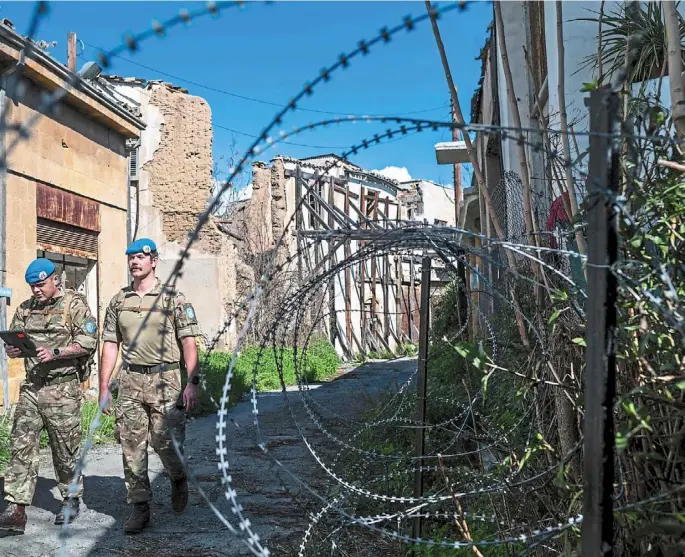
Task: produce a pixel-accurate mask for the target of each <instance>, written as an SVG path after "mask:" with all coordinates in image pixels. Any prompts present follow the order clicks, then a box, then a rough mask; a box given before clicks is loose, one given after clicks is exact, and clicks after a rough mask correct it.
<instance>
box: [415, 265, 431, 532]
mask: <svg viewBox="0 0 685 557" xmlns="http://www.w3.org/2000/svg"><path fill="white" fill-rule="evenodd" d="M430 288H431V258H430V257H427V256H424V258H423V261H422V262H421V308H420V311H421V321H420V323H419V369H418V384H417V387H416V390H417V396H418V407H417V418H416V421H417V422H418V423H419V427H418V428H417V429H416V453H415V456H416V457H417V458H418V460H416V461H415V463H416V470H415V472H414V497H421V496H423V470H422V467H423V460H422V457H423V454H424V448H425V440H426V430H425V429H424V428H423V427H422V426H423V424H424V423H425V422H426V383H427V379H428V377H427V372H428V330H429V321H430ZM421 527H422V522H421V518H420V517H416V518H415V519H414V525H413V531H412V537H414V538H420V537H421Z"/></svg>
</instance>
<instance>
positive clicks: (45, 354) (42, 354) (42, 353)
mask: <svg viewBox="0 0 685 557" xmlns="http://www.w3.org/2000/svg"><path fill="white" fill-rule="evenodd" d="M36 354H38V361H39V362H40V363H41V364H45V363H47V362H51V361H52V360H54V359H55V355H54V354H53V353H52V350H50V349H49V348H45V346H39V347H38V348H37V349H36Z"/></svg>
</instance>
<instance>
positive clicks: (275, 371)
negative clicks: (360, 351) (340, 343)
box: [193, 338, 340, 415]
mask: <svg viewBox="0 0 685 557" xmlns="http://www.w3.org/2000/svg"><path fill="white" fill-rule="evenodd" d="M260 351H261V352H260ZM230 362H231V354H230V353H227V352H213V353H211V354H209V355H207V354H200V363H201V367H202V371H203V373H204V377H205V381H206V382H207V390H206V391H202V390H201V391H200V395H199V401H198V405H197V408H196V409H195V410H194V411H193V415H206V414H209V413H213V412H215V411H216V408H215V407H214V405H213V404H212V402H211V400H210V398H209V395H211V396H212V397H213V398H214V400H216V401H218V400H219V399H220V398H221V396H222V389H223V387H224V381H225V379H226V370H227V369H228V366H229V364H230ZM339 366H340V358H339V357H338V355H337V354H336V352H335V348H334V347H333V345H332V344H331V343H330V342H329V341H328V340H327V339H325V338H318V339H313V340H312V341H311V342H310V343H309V346H308V348H307V350H306V351H305V352H303V351H302V350H297V352H296V351H295V350H294V349H293V348H283V349H281V348H279V349H277V350H274V349H273V348H265V349H264V350H261V349H260V347H259V346H248V347H246V348H245V349H243V350H241V352H240V354H239V356H238V360H237V362H236V364H235V368H234V370H233V373H234V376H233V378H232V380H231V391H230V394H229V403H230V404H235V403H236V402H238V401H239V400H241V398H242V396H243V395H244V394H245V393H246V392H248V391H249V390H250V386H251V384H252V375H253V372H254V370H255V369H256V370H257V378H256V379H257V381H256V384H257V391H272V390H278V389H280V388H281V380H280V377H279V369H280V370H281V371H282V373H283V381H284V382H285V384H286V385H295V384H297V377H296V374H295V370H296V369H297V370H298V374H299V375H300V376H301V379H305V380H306V381H307V382H317V381H322V380H324V379H328V378H329V377H332V376H333V375H335V374H336V373H337V371H338V367H339Z"/></svg>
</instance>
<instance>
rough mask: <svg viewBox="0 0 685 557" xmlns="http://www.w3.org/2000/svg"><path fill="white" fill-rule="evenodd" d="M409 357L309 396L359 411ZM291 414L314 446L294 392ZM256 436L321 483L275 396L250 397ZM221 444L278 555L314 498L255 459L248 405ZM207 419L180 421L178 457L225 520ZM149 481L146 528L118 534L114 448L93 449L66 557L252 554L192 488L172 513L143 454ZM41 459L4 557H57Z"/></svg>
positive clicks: (119, 493)
mask: <svg viewBox="0 0 685 557" xmlns="http://www.w3.org/2000/svg"><path fill="white" fill-rule="evenodd" d="M415 369H416V361H415V360H411V359H404V360H396V361H393V362H384V363H370V364H367V365H365V366H362V367H358V368H350V369H347V370H344V373H343V374H342V375H341V376H340V377H338V378H337V379H335V380H333V381H331V382H328V383H325V384H323V385H317V386H316V388H315V389H314V390H313V391H312V397H313V398H314V400H316V401H317V402H318V403H319V404H320V405H321V406H322V407H324V408H326V409H328V410H330V411H332V412H335V413H337V414H338V415H341V416H343V417H346V418H352V417H354V416H355V415H358V413H359V412H361V411H363V410H364V409H365V408H366V407H368V406H369V405H370V404H372V401H373V399H374V397H375V396H377V395H378V394H379V393H380V392H383V391H385V390H387V389H388V388H392V389H394V388H395V387H396V385H400V384H401V383H402V382H403V381H405V380H406V379H407V378H408V377H409V376H410V374H411V372H412V371H413V370H415ZM289 397H290V400H291V401H292V402H293V406H294V409H295V413H296V415H297V416H300V417H301V418H302V419H301V420H300V423H306V429H305V433H306V435H307V437H308V438H309V439H311V441H312V442H313V444H314V445H316V444H317V443H323V442H325V440H324V439H323V438H324V436H323V435H322V433H321V432H320V430H318V429H317V428H316V427H315V426H314V425H313V424H311V422H309V421H307V422H304V416H305V412H304V408H303V406H302V403H301V401H300V395H299V393H296V392H295V393H292V394H290V395H289ZM259 415H260V423H261V428H262V433H263V435H264V438H265V440H266V441H267V443H268V444H267V446H268V448H269V451H270V454H271V455H272V456H274V457H276V458H278V459H279V461H281V462H282V463H283V464H284V465H285V466H286V467H288V469H290V470H292V471H294V472H295V473H296V474H297V475H298V476H299V477H301V478H304V479H306V480H307V482H308V484H309V485H311V486H312V487H314V488H321V487H322V486H323V482H324V478H323V474H322V472H321V469H320V468H319V467H318V465H317V464H316V462H315V461H314V459H313V457H312V456H311V455H310V453H309V451H308V449H307V448H306V447H305V445H304V443H303V441H302V439H301V437H300V436H299V435H298V432H297V429H296V427H295V425H294V423H293V420H292V417H291V416H290V413H289V411H288V410H287V405H286V402H285V400H284V397H283V395H282V394H281V393H264V394H261V395H259ZM231 419H232V420H233V421H234V423H235V424H236V425H237V426H238V427H231V429H229V430H228V431H229V435H231V437H230V439H229V441H228V445H229V447H230V449H229V462H230V466H231V470H230V471H231V475H232V477H233V486H234V487H235V489H236V490H237V492H238V497H239V501H240V503H241V504H242V506H243V508H244V512H245V514H246V515H247V517H249V519H250V521H251V523H252V525H253V531H254V532H256V533H257V534H259V537H260V539H262V540H265V542H266V546H267V547H268V548H269V550H270V551H271V554H272V555H286V554H290V552H287V551H285V549H284V548H285V547H288V546H293V543H294V542H298V543H299V540H300V539H301V537H302V534H303V532H304V528H306V526H307V524H308V518H307V514H308V512H309V511H311V510H312V509H315V508H317V507H318V506H319V505H318V503H317V502H314V501H312V498H311V495H310V494H308V493H306V492H305V491H303V490H302V489H301V488H299V487H298V486H297V484H296V483H294V482H293V481H292V480H291V481H287V480H286V479H285V478H283V479H279V475H278V474H276V473H275V471H274V469H273V468H272V465H271V462H269V461H268V460H266V459H264V458H263V456H262V453H261V450H260V449H259V448H258V447H257V446H256V444H255V441H254V430H253V427H252V405H251V404H250V402H249V401H246V402H242V403H240V404H238V405H236V406H235V407H234V408H232V409H231V411H230V413H229V423H230V420H231ZM215 435H216V417H215V416H209V417H207V418H201V419H197V420H193V421H191V422H190V423H189V426H188V432H187V442H186V454H187V455H188V458H189V462H190V465H191V466H192V469H193V472H194V474H195V475H196V477H197V478H198V479H199V480H200V482H201V486H202V488H203V490H204V491H205V493H207V494H208V496H209V497H210V499H211V500H212V502H213V503H214V504H215V505H216V506H217V507H218V508H219V509H220V510H221V511H222V512H223V513H224V514H225V516H227V517H228V518H229V520H230V518H231V517H232V513H231V510H230V505H229V503H228V501H227V500H226V498H225V496H224V490H223V487H222V486H221V483H220V480H219V474H218V470H217V464H216V462H217V457H216V452H215ZM150 470H151V473H150V480H151V482H152V483H153V492H154V500H153V503H152V512H153V516H152V523H151V526H150V527H148V529H146V530H145V532H144V533H143V534H140V535H138V536H125V535H124V534H123V530H122V524H123V521H124V520H125V519H126V516H127V515H128V512H129V508H128V506H127V505H126V489H125V486H124V481H123V471H122V464H121V451H120V449H119V446H118V445H115V446H106V447H98V448H96V449H95V450H93V451H92V453H91V454H90V457H89V459H88V465H87V468H86V472H85V494H84V500H83V503H82V507H81V509H82V510H81V516H80V517H79V519H78V520H77V521H76V522H75V523H74V524H73V526H71V529H70V535H69V538H68V541H67V552H68V555H69V556H70V557H86V556H88V557H121V556H124V557H128V556H131V557H132V556H134V555H135V556H141V557H148V556H149V557H152V556H154V557H190V556H191V555H192V556H193V557H219V556H228V555H230V556H243V555H251V553H249V551H248V550H247V548H246V547H245V545H244V544H243V543H241V542H240V541H239V540H238V539H237V538H236V537H235V536H234V535H232V534H230V533H228V532H227V530H226V529H225V527H224V526H223V525H222V524H221V523H220V522H219V520H218V519H217V518H216V517H215V515H214V514H213V513H212V511H211V510H210V509H209V508H208V507H207V505H206V504H205V503H204V502H203V501H202V500H201V498H200V496H199V494H198V493H197V492H196V491H195V490H194V489H193V488H192V487H191V492H190V500H189V503H188V508H187V509H186V512H185V514H183V515H181V516H176V515H174V514H173V512H172V511H171V508H170V503H169V497H170V486H169V480H168V478H167V476H166V474H165V473H164V469H163V467H162V465H161V463H160V461H159V459H158V458H157V457H156V455H154V453H150ZM53 478H54V476H53V474H52V465H51V462H50V456H49V453H45V454H44V455H43V462H42V465H41V475H40V478H39V483H38V487H37V490H36V496H35V498H34V506H32V507H31V508H30V509H29V510H28V513H29V522H28V525H27V528H26V534H24V535H23V536H16V537H11V538H3V539H0V555H3V556H4V557H53V556H54V557H56V556H58V555H59V554H60V553H59V547H60V540H59V532H60V530H59V528H58V527H57V526H54V525H53V519H54V513H55V512H57V511H58V510H59V493H58V491H57V489H56V487H55V485H56V484H55V481H54V479H53Z"/></svg>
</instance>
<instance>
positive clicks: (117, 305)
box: [102, 279, 200, 369]
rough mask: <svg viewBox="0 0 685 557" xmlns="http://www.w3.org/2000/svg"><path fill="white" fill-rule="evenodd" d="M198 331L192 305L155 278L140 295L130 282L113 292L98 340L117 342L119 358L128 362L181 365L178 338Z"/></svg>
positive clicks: (180, 293) (182, 359) (191, 335)
mask: <svg viewBox="0 0 685 557" xmlns="http://www.w3.org/2000/svg"><path fill="white" fill-rule="evenodd" d="M199 334H200V328H199V325H198V322H197V317H196V315H195V309H194V308H193V305H192V304H191V303H190V302H189V301H188V300H187V299H186V297H185V296H184V295H183V293H182V292H179V291H177V290H174V289H172V288H168V287H166V286H165V285H163V284H162V283H161V281H160V280H159V279H157V280H156V281H155V286H154V288H153V289H152V290H151V291H150V292H148V293H147V294H145V295H144V296H139V295H138V294H137V293H136V292H135V290H134V289H133V287H132V286H131V285H129V286H127V287H125V288H122V289H121V290H120V291H119V292H117V294H116V295H115V296H114V297H113V298H112V300H111V302H110V303H109V306H108V307H107V313H106V315H105V321H104V324H103V330H102V341H103V342H116V343H117V344H121V347H122V355H123V359H124V361H126V362H128V363H130V364H137V365H156V364H160V363H170V362H178V363H179V364H180V365H181V369H185V360H184V357H183V345H182V339H184V338H187V337H197V336H199Z"/></svg>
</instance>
